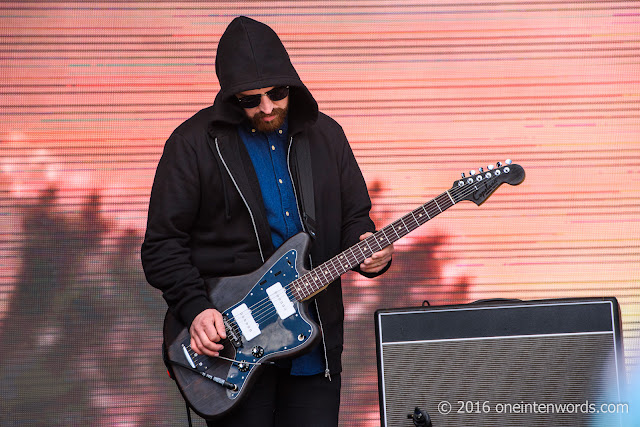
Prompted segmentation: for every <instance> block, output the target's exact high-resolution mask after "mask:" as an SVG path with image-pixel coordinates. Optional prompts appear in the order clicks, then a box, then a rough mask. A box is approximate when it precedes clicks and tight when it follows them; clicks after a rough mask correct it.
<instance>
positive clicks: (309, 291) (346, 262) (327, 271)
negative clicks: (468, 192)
mask: <svg viewBox="0 0 640 427" xmlns="http://www.w3.org/2000/svg"><path fill="white" fill-rule="evenodd" d="M455 204H456V201H454V199H453V198H452V197H451V194H450V193H449V192H448V191H445V192H444V193H442V194H440V195H439V196H437V197H435V198H433V199H432V200H430V201H428V202H427V203H425V204H424V205H422V206H420V207H418V208H417V209H414V210H413V211H411V212H409V213H408V214H406V215H405V216H403V217H402V218H400V219H398V220H396V221H394V222H392V223H391V224H389V225H387V226H386V227H384V228H383V229H381V230H379V231H377V232H376V233H374V234H373V235H371V236H369V237H367V238H366V239H364V240H362V241H360V242H358V243H356V244H355V245H353V246H351V247H350V248H349V249H347V250H345V251H344V252H341V253H340V254H338V255H336V256H334V257H333V258H331V259H330V260H328V261H327V262H325V263H323V264H321V265H319V266H318V267H316V268H314V269H313V270H311V271H309V272H308V273H307V274H304V275H303V276H301V277H299V278H298V279H296V280H295V281H293V282H292V283H291V289H292V292H293V295H294V297H295V298H296V299H297V300H298V301H304V300H306V299H308V298H311V297H312V296H313V295H315V294H317V293H318V292H320V291H322V290H323V289H324V288H326V287H327V286H328V285H329V284H330V283H331V282H333V281H334V280H336V279H337V278H338V277H340V276H342V275H343V274H344V273H346V272H347V271H349V270H352V269H353V268H355V267H356V266H358V265H360V264H361V263H362V262H363V261H364V260H365V259H367V258H369V257H371V255H373V254H374V253H375V252H378V251H380V250H382V249H383V248H385V247H387V246H389V245H390V244H392V243H393V242H395V241H396V240H399V239H400V238H402V237H404V236H406V235H407V234H409V233H410V232H412V231H413V230H415V229H417V228H418V227H420V226H421V225H423V224H425V223H426V222H427V221H429V220H430V219H432V218H433V217H435V216H437V215H439V214H440V213H442V212H444V211H445V210H447V209H449V208H450V207H451V206H453V205H455Z"/></svg>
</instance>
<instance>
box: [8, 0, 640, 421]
mask: <svg viewBox="0 0 640 427" xmlns="http://www.w3.org/2000/svg"><path fill="white" fill-rule="evenodd" d="M239 14H244V15H249V16H251V17H253V18H256V19H258V20H261V21H263V22H265V23H267V24H269V25H271V26H272V27H273V28H274V29H275V30H276V31H277V32H278V33H279V35H280V36H281V38H282V40H283V42H284V43H285V45H286V47H287V48H288V50H289V52H290V55H291V58H292V61H293V63H294V65H295V66H296V68H297V69H298V72H299V74H300V75H301V77H302V79H303V80H304V81H305V82H306V84H307V85H308V87H309V88H310V90H311V92H312V93H313V94H314V96H315V97H316V99H317V100H318V103H319V105H320V108H321V109H322V110H323V111H324V112H326V113H328V114H329V115H331V116H333V117H334V118H335V119H336V120H337V121H338V122H339V123H340V124H341V125H342V126H343V127H344V129H345V132H346V134H347V136H348V137H349V139H350V141H351V144H352V147H353V150H354V152H355V155H356V157H357V159H358V161H359V163H360V165H361V168H362V170H363V173H364V175H365V178H366V179H367V182H368V185H369V187H370V190H371V195H372V199H373V201H374V205H375V207H374V211H373V215H374V218H375V220H376V223H377V224H378V226H383V225H385V224H386V223H388V222H391V221H392V220H393V219H395V218H397V217H399V216H401V215H403V214H405V213H406V212H408V211H409V210H411V209H413V208H415V207H417V206H418V205H420V204H422V203H424V202H426V201H427V200H429V199H431V198H432V197H435V196H436V195H438V194H440V193H441V192H443V191H444V190H446V189H448V188H450V187H451V186H452V184H453V182H454V180H456V179H457V178H458V177H459V176H460V173H461V172H465V173H467V174H468V172H469V170H471V169H473V170H478V168H479V167H485V168H486V167H487V166H488V165H489V164H495V163H496V162H497V161H502V162H504V161H505V160H506V159H507V158H510V159H513V161H514V162H515V163H518V164H520V165H522V166H523V167H524V168H525V171H526V179H525V181H524V183H523V184H521V185H520V186H517V187H510V186H503V187H501V188H500V189H499V190H498V191H497V192H496V193H495V194H494V195H493V196H491V198H490V199H489V200H488V201H487V202H486V203H485V204H484V205H482V206H481V207H477V206H475V205H474V204H472V203H468V202H465V203H461V204H459V205H456V206H455V207H453V208H451V209H450V210H449V211H447V212H446V213H444V214H443V215H441V216H439V217H438V218H436V219H434V220H433V221H432V222H429V223H428V224H427V225H425V226H424V227H422V228H421V229H420V230H419V231H416V232H415V233H413V234H412V235H410V236H408V237H407V238H405V239H404V240H402V241H401V242H399V243H398V244H397V245H396V257H395V261H394V266H393V268H392V269H391V270H390V271H389V272H388V273H387V274H386V275H384V276H382V277H381V278H379V279H376V280H371V281H370V280H365V279H362V278H360V277H357V276H355V275H348V277H347V278H346V280H345V284H344V286H345V300H346V320H347V325H346V327H347V342H346V347H345V353H344V357H343V360H344V364H345V373H344V380H343V384H344V387H343V405H342V409H341V420H342V424H343V425H345V426H374V425H377V424H378V423H379V419H378V409H377V405H378V402H377V385H376V369H375V350H374V348H375V346H374V339H373V311H374V310H375V309H377V308H383V307H384V308H389V307H401V306H410V305H419V304H421V303H422V301H423V300H429V301H430V303H431V304H450V303H465V302H470V301H474V300H477V299H484V298H520V299H541V298H556V297H579V296H615V297H617V298H618V300H619V301H620V303H621V310H622V319H623V327H624V346H625V355H626V362H627V367H628V369H629V370H632V369H633V368H634V367H635V366H636V365H637V364H638V358H639V357H640V354H639V351H640V340H639V338H640V337H639V331H640V324H639V322H640V310H639V305H638V302H639V300H640V289H639V282H640V243H639V242H640V222H639V218H640V215H639V213H640V208H639V206H640V172H639V169H640V136H639V134H640V91H639V87H640V85H639V83H640V33H638V28H640V7H639V6H638V4H637V2H632V1H629V2H622V1H610V0H606V1H553V0H551V1H547V0H545V1H531V2H517V1H514V2H509V1H506V2H503V1H482V2H472V1H463V2H445V1H394V2H387V1H382V0H370V1H359V0H355V1H354V0H349V1H279V2H135V1H133V2H131V1H127V2H94V1H90V2H89V1H87V2H76V3H74V2H69V3H63V2H31V1H22V2H15V3H11V2H3V3H2V11H1V18H0V19H1V21H0V22H1V24H0V49H1V55H0V69H1V74H0V76H1V77H0V84H1V86H2V87H1V104H0V105H1V106H2V111H1V114H0V209H1V215H0V255H1V257H0V268H1V269H0V319H1V323H0V337H1V338H0V343H1V347H0V351H1V354H0V384H1V385H0V393H1V396H2V397H1V399H0V400H1V401H2V409H1V411H2V412H1V414H0V424H1V425H3V426H4V425H6V426H13V425H25V424H28V425H42V426H51V425H61V426H62V425H65V426H67V425H96V426H108V425H127V426H146V425H148V426H152V425H153V426H157V425H176V424H180V423H182V422H184V421H185V417H186V415H185V412H184V406H183V403H182V401H181V399H180V397H179V394H178V392H177V390H176V389H175V387H174V385H173V384H172V383H171V381H170V380H169V379H168V378H167V376H166V374H165V371H164V368H163V366H162V363H161V361H160V341H161V336H160V328H161V322H162V318H163V315H164V303H163V301H162V299H161V297H160V295H159V293H158V292H157V291H155V290H154V289H152V288H151V287H150V286H148V285H146V283H145V280H144V277H143V274H142V271H141V267H140V262H139V252H138V250H139V245H140V243H141V241H142V235H143V233H144V227H145V220H146V207H147V202H148V197H149V191H150V187H151V183H152V180H153V174H154V171H155V166H156V164H157V161H158V159H159V157H160V154H161V151H162V147H163V144H164V141H165V140H166V138H167V137H168V136H169V134H170V133H171V131H172V130H173V129H174V128H175V127H176V126H177V125H179V124H180V123H181V122H182V121H183V120H185V119H186V118H188V117H189V116H191V115H192V114H193V113H195V112H196V111H198V110H199V109H201V108H203V107H206V106H208V105H209V104H210V103H211V102H212V101H213V98H214V96H215V93H216V92H217V90H218V84H217V80H216V77H215V73H214V58H215V50H216V45H217V41H218V39H219V37H220V35H221V34H222V32H223V31H224V28H225V27H226V25H227V24H228V23H229V22H230V21H231V20H232V18H233V17H235V16H237V15H239Z"/></svg>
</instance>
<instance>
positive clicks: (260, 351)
mask: <svg viewBox="0 0 640 427" xmlns="http://www.w3.org/2000/svg"><path fill="white" fill-rule="evenodd" d="M251 354H252V355H253V357H256V358H259V357H262V356H264V348H262V347H260V346H259V345H257V346H255V347H253V348H252V349H251Z"/></svg>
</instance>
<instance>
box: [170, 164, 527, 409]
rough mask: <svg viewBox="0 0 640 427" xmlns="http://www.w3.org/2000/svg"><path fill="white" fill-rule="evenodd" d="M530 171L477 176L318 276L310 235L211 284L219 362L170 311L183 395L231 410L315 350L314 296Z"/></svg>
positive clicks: (320, 269) (197, 403)
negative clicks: (262, 378)
mask: <svg viewBox="0 0 640 427" xmlns="http://www.w3.org/2000/svg"><path fill="white" fill-rule="evenodd" d="M524 175H525V174H524V169H523V168H522V167H521V166H519V165H516V164H511V161H510V160H507V161H506V164H504V165H502V164H501V163H498V164H497V167H494V166H489V167H488V169H487V170H486V171H485V170H483V169H482V168H480V171H479V172H477V173H476V172H475V171H471V172H470V175H469V176H468V177H465V175H464V174H462V178H461V179H459V180H456V181H455V182H454V184H453V187H451V188H450V189H449V190H447V191H445V192H444V193H442V194H440V195H439V196H437V197H436V198H434V199H432V200H430V201H429V202H427V203H425V204H424V205H422V206H420V207H418V208H417V209H414V210H413V211H411V212H409V213H408V214H407V215H405V216H403V217H402V218H400V219H398V220H396V221H395V222H393V223H391V224H389V225H387V226H386V227H384V228H383V229H381V230H379V231H377V232H376V233H374V234H373V235H371V236H369V237H368V238H366V239H364V240H362V241H360V242H359V243H357V244H355V245H353V246H352V247H350V248H349V249H347V250H345V251H343V252H342V253H340V254H338V255H336V256H334V257H333V258H331V259H330V260H328V261H326V262H325V263H323V264H322V265H319V266H317V267H316V268H314V269H312V270H310V271H309V270H307V269H305V267H304V261H305V260H306V259H307V255H308V251H309V247H310V237H309V236H308V235H307V234H305V233H299V234H297V235H295V236H293V237H292V238H290V239H289V240H287V241H286V242H285V243H284V244H283V245H282V246H281V247H280V248H278V250H277V251H276V252H275V253H274V254H273V255H272V256H271V258H269V260H268V261H267V262H266V263H265V264H264V265H263V266H262V267H261V268H259V269H258V270H256V271H254V272H252V273H250V274H246V275H242V276H234V277H225V278H215V279H208V280H207V281H206V283H207V292H208V294H209V299H210V300H211V301H213V302H215V305H216V307H217V309H218V310H219V311H220V312H221V313H222V315H223V319H224V325H225V329H226V333H227V338H226V339H225V340H223V341H222V344H223V345H224V349H223V350H222V351H221V352H220V356H218V357H209V356H205V355H201V354H196V353H195V352H194V351H193V350H192V349H191V346H190V341H191V337H190V335H189V330H188V328H187V327H186V326H185V325H183V324H182V323H181V321H180V320H178V319H177V318H176V317H175V316H173V315H172V314H171V313H170V312H167V315H166V317H165V322H164V331H163V334H164V342H165V346H164V352H165V361H166V362H167V363H168V364H170V366H171V367H172V371H173V378H174V379H175V381H176V383H177V385H178V388H179V389H180V392H181V393H182V395H183V397H184V398H185V400H186V401H187V403H188V404H189V406H190V407H191V408H192V409H193V410H194V411H195V412H196V413H197V414H199V415H200V416H202V417H204V418H216V417H219V416H221V415H224V414H226V413H227V412H229V411H230V410H232V409H233V408H234V407H235V406H236V405H237V404H238V403H239V402H240V401H241V400H242V399H243V398H244V396H246V395H247V394H248V390H249V389H250V387H251V384H252V383H253V382H254V381H255V380H256V378H257V376H258V374H259V371H260V369H261V368H262V367H263V366H264V365H268V364H271V363H273V362H272V361H273V360H275V359H279V358H284V357H294V356H298V355H300V354H303V353H305V352H306V351H308V350H310V347H311V345H312V344H313V343H314V341H315V340H316V338H317V337H318V336H319V328H318V325H317V324H316V323H315V322H314V321H313V320H312V319H311V318H310V316H309V315H308V312H307V309H306V305H307V304H308V302H307V301H308V300H309V298H311V297H313V296H314V295H315V294H317V293H318V292H320V291H322V290H323V289H324V288H326V287H327V286H328V285H329V284H330V283H331V282H333V281H334V280H336V279H337V278H338V277H340V276H341V275H342V274H344V273H346V272H347V271H349V270H351V269H353V268H354V267H357V266H358V265H360V264H361V263H362V262H363V261H364V260H365V259H366V258H369V257H370V256H371V255H372V254H373V253H375V252H378V251H380V250H381V249H382V248H384V247H386V246H388V245H390V244H392V243H393V242H395V241H396V240H398V239H400V238H401V237H403V236H405V235H407V234H408V233H410V232H411V231H413V230H415V229H417V228H418V227H420V226H421V225H423V224H425V223H426V222H427V221H429V220H430V219H432V218H433V217H435V216H437V215H438V214H440V213H441V212H444V211H445V210H446V209H448V208H450V207H451V206H453V205H455V204H456V203H458V202H461V201H463V200H469V201H472V202H474V203H476V204H477V205H480V204H481V203H483V202H484V201H485V200H486V199H487V198H488V197H489V196H490V195H491V194H492V193H493V192H494V191H495V190H496V189H497V188H498V187H499V186H500V185H501V184H503V183H505V182H506V183H508V184H510V185H517V184H519V183H520V182H522V181H523V180H524Z"/></svg>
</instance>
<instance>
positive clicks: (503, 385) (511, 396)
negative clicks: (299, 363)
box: [382, 333, 616, 427]
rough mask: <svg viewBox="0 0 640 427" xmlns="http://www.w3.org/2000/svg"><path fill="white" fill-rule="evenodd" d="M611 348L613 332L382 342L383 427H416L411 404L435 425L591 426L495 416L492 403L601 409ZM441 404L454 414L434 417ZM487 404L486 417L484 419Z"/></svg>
mask: <svg viewBox="0 0 640 427" xmlns="http://www.w3.org/2000/svg"><path fill="white" fill-rule="evenodd" d="M613 348H614V337H613V333H599V334H595V335H584V334H580V335H550V336H534V337H512V338H488V339H472V340H460V341H432V342H415V343H395V344H394V343H390V344H385V345H384V346H383V348H382V357H383V360H382V362H383V376H384V384H385V411H386V420H387V425H389V426H413V423H412V421H411V420H408V419H407V414H408V413H410V412H412V411H413V408H414V407H415V406H420V407H421V408H422V409H426V410H427V412H428V413H429V415H430V416H431V418H432V420H433V425H434V426H480V425H481V426H498V425H499V426H524V425H526V426H550V425H553V426H571V427H575V426H581V425H588V416H587V415H584V414H582V413H580V412H579V411H578V413H571V414H555V415H554V414H534V413H527V414H523V413H521V414H505V413H501V414H498V413H496V412H495V404H498V403H501V404H517V403H526V404H533V403H534V402H535V403H538V404H553V403H558V404H568V403H572V404H578V405H579V404H583V403H585V402H586V401H589V402H590V403H597V404H600V403H604V402H605V401H604V400H603V399H604V397H603V396H604V395H605V392H606V390H607V389H608V388H607V387H608V386H610V385H611V379H612V378H615V377H616V370H615V367H614V366H612V363H611V362H612V360H611V359H609V356H611V355H612V354H611V350H612V349H613ZM605 371H606V372H605ZM596 372H597V373H599V374H596ZM441 401H448V402H450V403H451V408H452V410H451V413H449V414H446V415H443V414H440V413H439V412H438V403H439V402H441ZM458 401H463V402H466V401H471V402H479V409H480V411H479V412H480V413H471V414H467V413H462V414H461V413H457V411H458V409H459V408H460V407H461V403H458ZM485 401H488V403H489V405H490V406H489V407H491V408H492V411H491V413H482V412H483V411H482V404H483V402H485ZM477 408H478V406H474V409H477Z"/></svg>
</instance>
